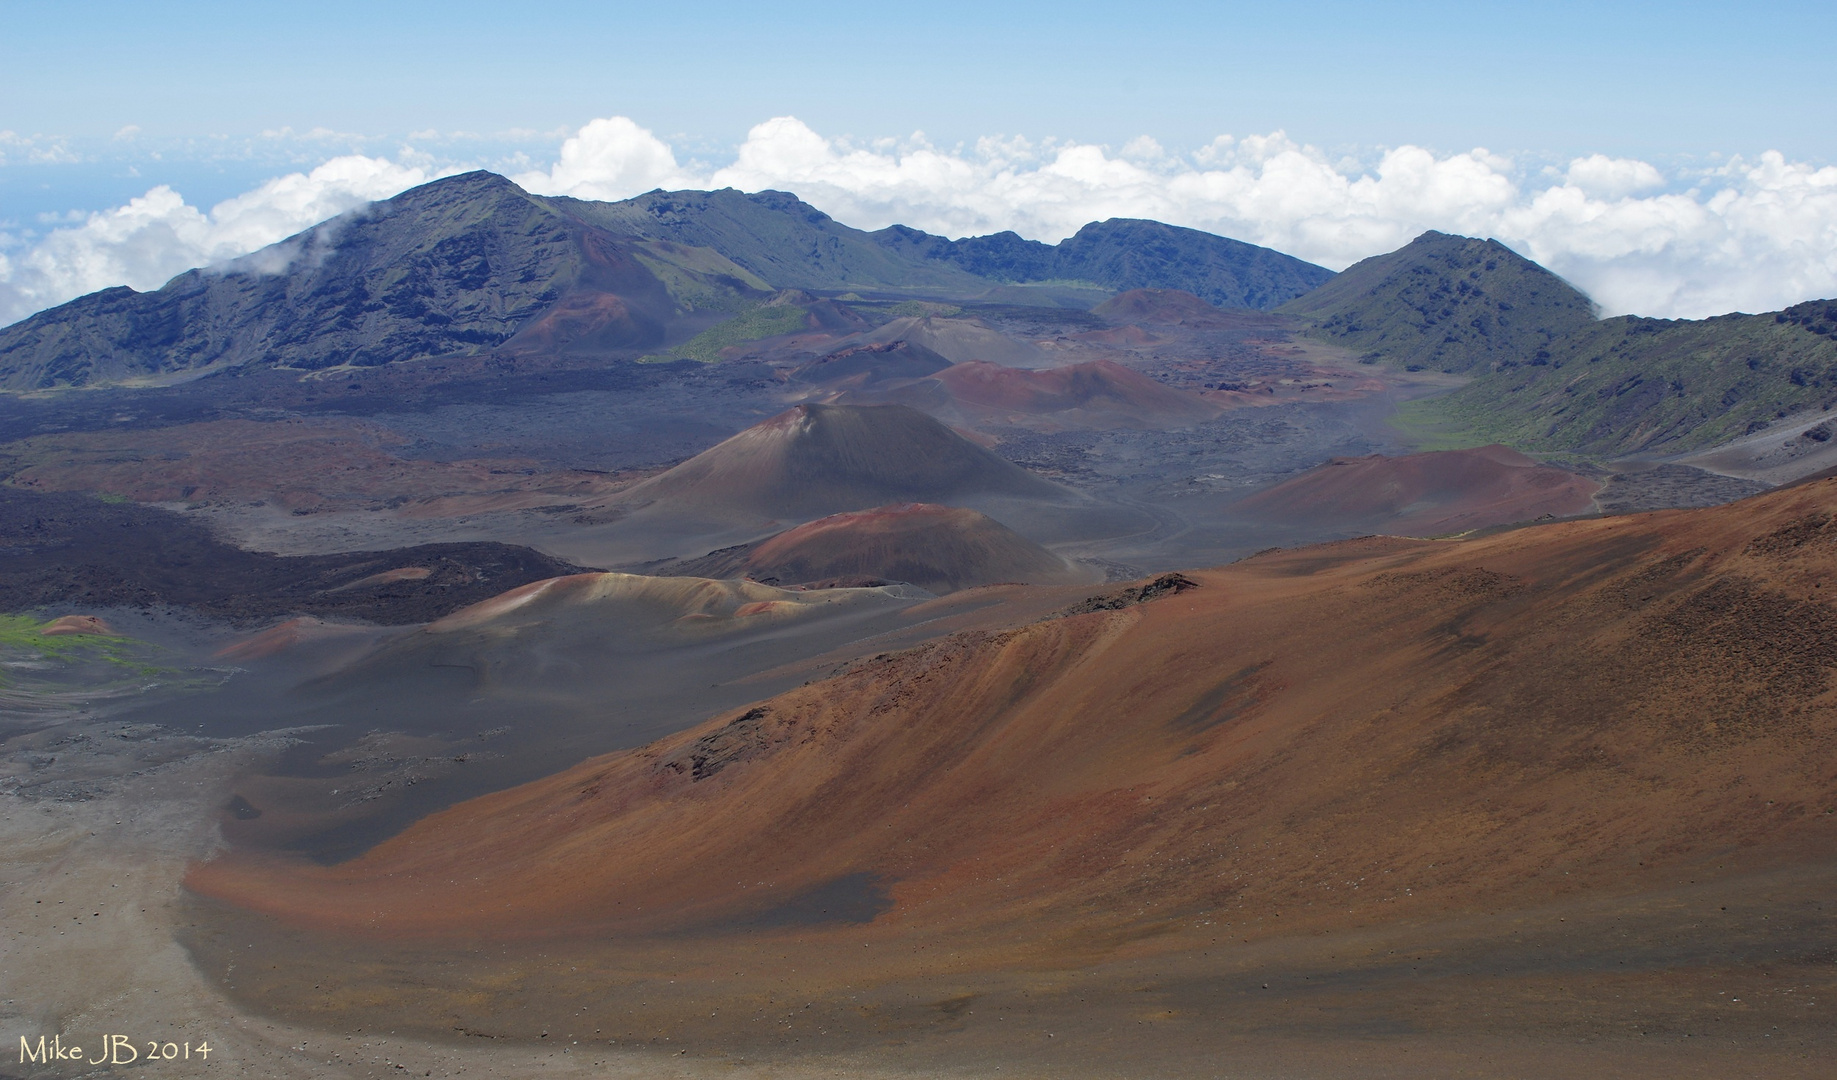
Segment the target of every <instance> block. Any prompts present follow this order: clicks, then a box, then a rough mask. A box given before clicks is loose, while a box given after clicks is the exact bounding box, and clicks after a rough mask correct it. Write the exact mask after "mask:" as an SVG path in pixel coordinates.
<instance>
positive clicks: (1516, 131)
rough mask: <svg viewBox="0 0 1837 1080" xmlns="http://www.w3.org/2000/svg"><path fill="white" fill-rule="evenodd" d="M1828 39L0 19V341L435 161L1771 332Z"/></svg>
mask: <svg viewBox="0 0 1837 1080" xmlns="http://www.w3.org/2000/svg"><path fill="white" fill-rule="evenodd" d="M1828 23H1829V11H1828V0H1826V3H1825V4H1822V5H1813V4H1811V3H1804V2H1778V3H1750V4H1745V5H1740V6H1736V5H1728V4H1705V3H1668V4H1657V3H1627V2H1620V3H1612V2H1609V3H1586V4H1585V3H1570V2H1557V3H1540V4H1488V3H1471V2H1469V3H1445V2H1440V0H1432V2H1418V3H1340V2H1327V3H1312V4H1288V5H1282V4H1273V3H1269V2H1268V0H1261V2H1258V3H1255V4H1239V3H1204V4H1201V3H1184V2H1182V3H1159V4H1137V5H1121V4H1115V3H1109V4H1095V3H1089V2H1085V0H1060V2H1057V3H1031V2H1029V3H999V2H989V0H984V2H980V3H965V2H960V0H934V2H931V3H926V4H922V5H901V6H888V5H872V4H862V3H850V4H839V3H798V2H795V0H787V2H777V3H758V2H756V0H755V2H748V3H728V2H725V0H717V2H700V3H677V4H669V3H657V2H655V0H651V2H646V3H641V4H629V3H607V2H600V3H580V2H576V0H551V2H548V3H545V4H542V5H512V4H505V3H502V2H495V3H476V2H471V0H451V2H446V3H437V4H436V3H424V2H419V0H416V2H407V3H386V2H385V3H377V2H374V0H373V2H370V3H352V2H349V0H325V2H320V3H316V4H313V5H276V4H258V3H248V2H247V0H242V2H238V3H219V2H214V0H213V2H192V3H165V4H149V3H145V2H144V0H142V2H136V3H94V2H88V3H86V2H82V0H76V2H70V0H66V2H62V3H41V2H36V0H26V2H22V0H0V321H5V320H8V319H11V318H17V317H19V316H20V315H21V314H23V313H25V312H28V311H30V310H36V309H37V308H38V307H42V306H44V305H45V304H47V303H53V302H61V300H62V299H67V298H68V297H69V296H72V295H77V293H76V292H73V291H72V290H88V289H91V288H97V287H101V286H102V285H105V284H131V285H133V286H135V287H137V288H147V287H153V286H156V285H157V284H158V283H159V281H161V280H164V278H163V277H162V276H161V275H165V274H169V273H172V272H176V271H177V270H178V269H183V268H185V267H186V266H188V265H193V264H195V262H196V261H197V260H200V259H217V258H222V257H228V256H230V255H233V254H234V253H235V252H236V251H237V250H239V246H240V247H247V246H248V245H250V244H262V243H268V242H271V241H272V240H274V239H278V238H279V236H282V235H285V232H284V231H279V230H290V229H296V228H299V227H303V225H304V224H307V223H310V222H309V221H308V220H307V218H308V217H309V216H310V214H312V213H319V212H325V213H334V212H338V211H339V210H340V209H342V208H346V207H348V206H349V205H354V204H355V203H356V202H361V201H363V200H365V199H373V198H380V197H386V196H387V195H389V194H392V193H393V191H394V190H399V188H393V187H392V185H396V184H404V183H415V182H420V181H421V180H423V179H426V178H431V177H433V176H438V175H440V174H442V173H445V172H450V171H452V170H454V169H459V168H470V167H486V168H493V169H496V170H498V171H500V172H504V173H506V174H508V175H512V176H522V177H526V178H527V182H528V184H530V185H534V186H533V187H532V190H536V189H543V190H547V191H551V192H567V193H572V194H581V195H585V196H588V197H598V198H615V197H624V196H625V195H629V194H635V193H636V190H642V189H641V188H637V189H633V188H632V187H631V185H632V184H637V183H656V184H662V185H665V186H670V185H680V186H695V185H703V184H709V183H728V184H733V185H735V186H741V187H747V188H756V187H759V186H766V185H771V186H779V187H789V188H792V189H794V190H796V191H798V193H799V194H802V195H804V196H805V197H806V198H809V199H811V201H813V202H815V203H816V204H817V205H818V206H820V207H822V208H823V209H826V210H828V211H830V212H831V213H832V214H835V215H836V216H837V217H838V218H840V219H842V220H844V221H846V222H848V223H849V224H855V225H860V226H862V227H878V226H880V225H884V224H887V223H888V222H890V221H892V220H902V221H906V222H907V223H910V224H915V225H918V226H920V227H924V228H930V229H933V230H934V231H940V232H945V233H949V234H951V235H964V234H967V233H970V232H976V231H993V230H995V229H999V228H1014V229H1017V230H1019V231H1021V232H1023V233H1024V234H1026V235H1031V236H1037V237H1039V238H1041V239H1048V240H1051V239H1057V238H1058V237H1059V236H1061V235H1065V234H1067V232H1068V231H1069V230H1072V229H1075V228H1076V226H1077V225H1078V224H1079V223H1080V222H1081V221H1082V220H1088V219H1091V218H1096V217H1101V216H1144V217H1149V216H1156V217H1160V218H1162V219H1163V220H1171V221H1176V222H1178V223H1183V224H1189V225H1192V226H1194V227H1198V228H1208V229H1213V230H1215V231H1223V232H1227V233H1228V234H1232V235H1237V236H1239V237H1240V238H1243V239H1249V240H1252V241H1253V242H1259V243H1266V244H1269V245H1271V246H1276V247H1279V248H1282V249H1283V250H1288V251H1291V252H1292V253H1295V254H1298V255H1301V256H1302V257H1305V258H1311V259H1315V260H1317V261H1320V262H1322V263H1323V264H1326V265H1330V266H1335V267H1337V266H1342V265H1345V264H1346V263H1347V262H1349V261H1351V260H1354V259H1356V258H1361V257H1364V256H1366V255H1370V254H1376V253H1378V252H1379V251H1382V250H1388V249H1389V247H1388V246H1387V245H1389V246H1395V245H1396V244H1397V243H1399V242H1401V241H1400V239H1399V238H1403V239H1407V237H1408V236H1409V235H1413V232H1412V230H1419V229H1421V228H1426V227H1433V228H1442V229H1448V230H1450V231H1467V232H1475V233H1487V234H1491V235H1497V236H1499V237H1500V238H1501V239H1503V240H1505V241H1506V242H1507V243H1512V244H1514V245H1515V246H1517V247H1518V248H1519V250H1521V251H1524V252H1525V253H1527V254H1530V255H1532V256H1533V257H1536V258H1539V259H1542V260H1544V261H1546V262H1548V263H1549V264H1551V265H1552V266H1554V267H1556V268H1558V269H1559V270H1560V271H1562V272H1564V273H1568V274H1571V275H1572V276H1573V277H1574V278H1575V280H1577V281H1578V283H1580V284H1583V285H1584V286H1585V287H1587V288H1589V289H1591V291H1593V292H1595V294H1596V295H1597V298H1598V299H1602V300H1603V302H1604V303H1605V304H1607V306H1608V307H1609V308H1610V309H1611V310H1625V311H1637V312H1641V313H1648V314H1682V315H1697V314H1704V313H1713V312H1716V311H1721V310H1729V309H1731V308H1733V307H1736V306H1744V307H1746V308H1754V307H1756V306H1758V305H1774V304H1780V303H1786V302H1790V301H1791V300H1793V299H1795V298H1798V299H1802V298H1807V297H1810V296H1824V295H1829V294H1830V293H1832V292H1834V291H1837V127H1834V126H1833V125H1832V124H1831V123H1830V115H1829V114H1830V103H1831V102H1833V101H1837V65H1833V64H1832V63H1830V61H1829V53H1830V33H1829V29H1828ZM790 117H794V118H795V119H796V121H797V123H796V124H795V125H785V124H779V123H778V121H777V120H774V118H790ZM614 118H620V123H621V124H624V125H626V126H625V127H623V128H619V129H618V131H613V132H612V136H616V137H611V141H608V130H610V129H605V128H604V125H603V123H602V122H604V121H607V120H609V119H614ZM596 123H601V126H600V127H598V128H596V127H595V126H594V125H595V124H596ZM771 124H778V126H777V127H775V128H772V131H771V132H769V133H768V134H770V135H771V136H772V137H770V138H765V137H762V136H761V135H760V132H761V131H762V130H763V127H766V126H770V125H771ZM593 132H597V133H598V134H596V135H593V136H592V137H591V138H590V137H588V136H589V134H590V133H593ZM620 132H623V134H620ZM633 132H639V133H640V134H638V135H634V134H633ZM918 132H922V133H923V135H924V138H923V139H915V138H914V134H915V133H918ZM1277 133H1280V134H1281V135H1282V136H1283V137H1284V138H1283V139H1280V140H1275V141H1271V140H1270V138H1269V137H1270V136H1273V135H1275V134H1277ZM1224 135H1229V136H1233V137H1234V140H1232V141H1228V142H1219V141H1217V140H1218V137H1219V136H1224ZM570 140H572V142H570ZM596 140H597V141H596ZM647 140H648V141H647ZM1258 140H1261V141H1258ZM570 146H571V147H573V149H572V150H570V149H569V147H570ZM1285 148H1286V149H1285ZM1476 148H1485V150H1486V151H1487V152H1488V153H1486V154H1479V155H1476V154H1474V153H1472V152H1473V151H1474V150H1475V149H1476ZM870 151H871V153H870ZM1768 152H1776V153H1777V158H1772V157H1768V156H1767V154H1768ZM570 153H574V154H576V156H577V157H579V158H580V160H581V161H583V162H586V164H585V165H581V166H580V167H579V168H573V169H572V171H570V169H568V168H563V167H562V165H563V162H562V159H564V158H566V157H567V156H568V155H569V154H570ZM749 153H750V154H751V155H752V158H753V159H754V160H752V161H751V162H750V163H749V161H748V160H747V158H748V155H749ZM851 154H853V156H852V157H851V156H849V155H851ZM864 154H865V155H867V156H865V157H864V156H863V155H864ZM927 154H930V155H931V156H929V157H927V156H926V155H927ZM632 155H636V157H633V156H632ZM357 157H361V159H362V160H361V161H357V160H356V158H357ZM1303 159H1305V160H1303ZM1425 161H1426V162H1427V164H1426V165H1425V164H1424V162H1425ZM634 162H636V163H637V164H634ZM328 163H332V165H331V166H329V167H331V168H332V171H333V172H335V173H337V175H336V176H332V177H331V178H330V179H327V178H325V177H320V178H319V179H315V180H311V181H310V182H307V181H301V182H299V183H293V182H291V181H289V182H288V183H292V187H291V188H288V189H287V190H285V191H279V189H275V188H274V185H275V184H276V183H280V182H281V181H280V179H278V178H284V177H286V176H288V175H290V174H302V175H306V174H312V175H314V176H317V175H318V174H316V173H314V170H315V169H319V168H321V167H322V166H328ZM583 169H584V170H585V171H584V172H583V171H582V170H583ZM594 169H599V170H600V173H599V174H593V170H594ZM927 170H929V171H927ZM1004 170H1005V171H1004ZM1132 170H1133V171H1132ZM1234 170H1235V171H1234ZM1017 171H1018V172H1017ZM359 174H361V175H359ZM564 174H565V175H564ZM1011 174H1015V175H1018V176H1019V180H1018V181H1016V180H1015V175H1011ZM1303 174H1305V175H1303ZM328 175H329V174H328ZM1068 177H1070V179H1067V178H1068ZM1246 177H1248V178H1246ZM615 180H616V182H615ZM159 185H166V186H169V187H170V188H172V189H174V192H175V196H176V197H175V198H167V197H166V196H165V195H161V196H160V199H156V200H155V202H157V203H158V205H157V206H153V207H152V208H151V209H149V208H148V207H147V206H143V205H141V204H140V203H135V202H134V200H137V199H138V200H143V201H144V200H145V199H147V198H150V197H151V195H150V193H154V192H155V189H156V188H157V187H158V186H159ZM1055 185H1056V186H1055ZM1297 185H1298V186H1297ZM282 187H283V188H286V187H287V184H286V183H283V184H282ZM308 188H310V189H311V190H310V191H309V192H307V193H306V194H302V191H304V190H305V189H308ZM1291 188H1293V191H1294V192H1299V193H1301V194H1300V195H1298V196H1296V198H1288V197H1287V196H1288V195H1290V194H1291ZM1554 189H1561V190H1558V191H1556V193H1555V194H1552V191H1553V190H1554ZM1724 189H1728V190H1731V191H1734V192H1736V194H1737V195H1738V196H1739V198H1738V199H1737V201H1736V202H1734V203H1730V204H1728V205H1727V206H1724V204H1723V203H1719V202H1717V201H1716V195H1717V192H1719V191H1722V190H1724ZM277 191H278V194H277ZM1301 196H1305V198H1302V197H1301ZM233 197H234V198H236V199H238V200H240V201H238V202H237V203H236V206H237V207H238V208H239V209H238V210H237V213H238V214H239V215H240V217H238V218H237V220H236V221H234V222H228V221H227V218H226V215H225V214H224V213H220V212H219V211H218V210H215V209H213V208H215V207H218V204H219V203H221V202H223V201H224V200H230V199H232V198H233ZM1298 199H1299V200H1300V201H1297V200H1298ZM160 200H164V201H160ZM290 200H291V201H290ZM1309 200H1311V201H1309ZM1565 200H1567V201H1565ZM256 204H259V205H256ZM1730 207H1732V209H1730ZM226 222H227V223H226ZM78 232H81V233H82V235H80V236H79V235H76V234H77V233H78ZM162 238H164V239H162ZM162 244H164V246H163V247H162V246H161V245H162ZM1716 259H1720V260H1722V262H1721V263H1720V264H1718V265H1719V266H1720V268H1719V269H1718V268H1716V267H1712V266H1710V265H1709V262H1713V261H1714V260H1716ZM1705 260H1709V261H1707V262H1706V261H1705ZM1706 267H1708V269H1705V268H1706ZM1687 279H1688V280H1687Z"/></svg>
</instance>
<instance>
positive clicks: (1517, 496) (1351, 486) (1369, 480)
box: [1235, 445, 1601, 536]
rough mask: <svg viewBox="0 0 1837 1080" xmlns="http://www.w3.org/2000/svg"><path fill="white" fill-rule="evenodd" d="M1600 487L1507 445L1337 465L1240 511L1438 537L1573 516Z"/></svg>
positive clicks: (1590, 503)
mask: <svg viewBox="0 0 1837 1080" xmlns="http://www.w3.org/2000/svg"><path fill="white" fill-rule="evenodd" d="M1599 490H1601V485H1600V484H1599V483H1598V482H1596V481H1594V480H1590V479H1589V478H1587V477H1585V476H1578V475H1577V474H1575V473H1572V472H1568V471H1566V470H1563V469H1558V468H1556V467H1554V466H1550V465H1541V464H1539V463H1538V462H1537V461H1535V460H1533V459H1531V458H1529V457H1526V456H1525V455H1523V454H1520V453H1518V452H1517V451H1516V450H1513V449H1511V448H1509V447H1505V446H1497V445H1494V446H1482V447H1479V448H1477V449H1473V450H1436V451H1431V452H1429V453H1425V454H1407V455H1404V456H1402V457H1385V456H1383V455H1381V454H1373V455H1371V456H1370V457H1362V458H1335V459H1334V460H1332V461H1329V462H1327V463H1326V464H1325V465H1322V466H1319V467H1318V468H1314V469H1310V470H1308V471H1307V472H1305V473H1302V474H1301V475H1300V476H1297V477H1295V478H1294V479H1292V480H1285V481H1283V482H1282V483H1280V484H1277V485H1276V486H1275V487H1272V488H1267V489H1265V490H1263V491H1259V492H1257V493H1256V494H1254V495H1251V496H1249V497H1248V498H1246V499H1243V500H1241V501H1240V502H1238V503H1237V505H1236V507H1235V509H1236V510H1237V511H1239V512H1241V513H1246V514H1250V515H1253V516H1255V517H1258V518H1263V519H1266V520H1270V521H1276V522H1281V523H1284V524H1295V525H1311V526H1316V527H1325V528H1333V527H1340V526H1343V527H1345V528H1347V529H1361V528H1363V529H1374V530H1379V531H1383V532H1391V533H1401V534H1405V535H1414V536H1440V535H1444V534H1447V533H1456V532H1465V531H1467V530H1469V529H1478V528H1485V527H1486V526H1488V525H1506V524H1511V523H1513V522H1519V521H1533V520H1536V519H1537V518H1540V517H1545V516H1549V517H1573V516H1575V515H1577V514H1583V513H1587V512H1588V511H1590V510H1592V509H1593V508H1594V494H1595V492H1597V491H1599Z"/></svg>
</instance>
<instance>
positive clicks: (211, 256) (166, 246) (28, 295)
mask: <svg viewBox="0 0 1837 1080" xmlns="http://www.w3.org/2000/svg"><path fill="white" fill-rule="evenodd" d="M427 179H428V174H427V173H426V172H425V171H424V170H422V169H420V168H415V167H410V166H404V165H400V164H397V163H395V162H391V161H388V160H386V159H383V158H369V157H362V156H357V155H351V156H347V157H338V158H333V159H332V160H330V161H328V162H326V163H325V164H323V165H321V166H319V167H318V168H316V169H314V170H313V171H312V172H310V173H292V174H290V175H287V176H280V177H276V178H275V179H273V180H269V181H268V182H267V183H265V184H263V185H261V186H260V187H258V188H256V189H255V190H253V191H249V192H245V193H243V194H241V195H238V196H236V197H235V198H233V199H227V200H225V201H223V202H221V203H218V204H217V205H216V206H214V207H212V208H211V210H210V211H209V212H208V213H206V212H204V211H201V210H199V209H198V208H197V207H194V206H191V205H190V204H188V203H186V202H185V200H184V199H183V198H181V197H180V195H179V193H178V192H176V191H174V190H172V189H171V188H170V187H167V186H165V185H161V186H159V187H156V188H154V189H152V190H151V191H149V192H147V193H146V194H145V195H142V196H140V197H139V198H137V199H133V200H130V201H129V202H128V204H127V205H125V206H118V207H115V208H113V209H111V210H104V211H100V212H97V213H93V214H90V215H88V216H87V217H86V218H85V219H84V220H83V221H82V222H81V223H80V224H76V225H73V226H71V227H68V228H60V229H54V230H52V231H51V232H49V233H47V234H45V235H44V236H43V237H42V238H40V239H39V240H38V241H37V242H36V243H35V244H32V245H31V246H30V247H28V248H26V249H25V250H24V251H23V252H18V253H15V254H14V255H12V256H10V257H9V256H6V255H0V324H4V323H8V322H12V321H14V320H16V319H19V318H23V317H24V316H26V315H28V314H30V313H32V312H34V311H37V310H39V309H41V308H45V307H49V306H51V305H53V304H58V303H62V302H63V301H65V300H69V299H71V298H72V297H76V296H81V295H83V294H84V293H89V292H94V291H96V290H97V289H104V288H108V287H109V286H112V285H128V286H132V287H133V288H136V289H154V288H158V287H159V286H160V285H162V284H164V283H165V282H166V281H168V280H169V279H171V278H172V277H173V275H175V274H179V273H182V272H184V271H186V270H189V269H191V268H193V267H198V266H207V265H210V264H212V263H217V262H222V261H224V260H227V259H231V258H235V257H237V256H240V255H245V254H247V253H249V252H252V251H255V250H257V249H259V248H263V247H266V246H267V245H269V244H273V243H275V242H276V241H278V240H282V239H284V238H286V237H288V236H291V235H292V234H294V233H297V232H299V231H300V230H302V229H305V228H307V227H308V226H310V225H313V224H316V223H318V222H320V221H324V220H325V219H327V218H330V217H335V216H337V215H338V214H342V213H344V212H345V211H347V210H350V209H353V208H354V207H358V206H362V205H364V204H365V203H368V202H371V201H373V200H375V199H380V198H386V197H388V196H390V195H394V194H396V193H397V192H400V191H402V190H403V189H404V188H408V187H412V186H414V185H415V184H419V183H422V182H424V181H426V180H427Z"/></svg>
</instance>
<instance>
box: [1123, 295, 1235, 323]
mask: <svg viewBox="0 0 1837 1080" xmlns="http://www.w3.org/2000/svg"><path fill="white" fill-rule="evenodd" d="M1091 313H1092V314H1093V315H1101V316H1103V317H1104V318H1106V319H1108V320H1110V321H1111V322H1115V323H1161V324H1171V325H1186V326H1223V325H1226V324H1227V319H1228V316H1226V314H1225V313H1224V312H1223V311H1220V310H1219V309H1218V308H1216V307H1213V306H1212V305H1211V304H1208V303H1206V302H1205V301H1204V300H1201V299H1200V298H1199V297H1197V296H1194V295H1193V294H1192V293H1190V292H1184V291H1182V290H1180V289H1130V290H1128V291H1127V292H1120V293H1117V294H1116V295H1115V296H1112V297H1111V298H1110V299H1108V300H1105V301H1104V302H1103V303H1101V304H1098V305H1097V306H1096V307H1094V308H1092V309H1091Z"/></svg>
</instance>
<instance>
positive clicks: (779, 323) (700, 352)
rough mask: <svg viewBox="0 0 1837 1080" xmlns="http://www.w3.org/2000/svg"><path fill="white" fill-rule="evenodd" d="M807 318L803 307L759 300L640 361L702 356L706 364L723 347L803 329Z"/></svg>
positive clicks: (701, 359) (665, 360)
mask: <svg viewBox="0 0 1837 1080" xmlns="http://www.w3.org/2000/svg"><path fill="white" fill-rule="evenodd" d="M807 318H808V316H807V315H806V313H805V311H804V309H803V308H800V307H796V306H794V305H791V304H756V305H754V306H753V307H751V308H748V309H747V310H745V311H742V312H741V313H740V314H738V315H736V316H734V317H733V318H731V319H728V320H727V321H726V322H722V323H716V324H715V325H714V326H711V327H709V328H708V329H706V330H704V331H702V332H701V333H699V334H697V335H695V336H694V337H692V338H690V339H689V340H688V341H685V342H683V343H682V344H681V345H678V346H676V347H675V348H673V349H669V350H666V351H664V352H661V353H653V354H652V355H650V356H646V357H643V358H641V359H640V360H639V363H649V364H660V363H669V362H670V361H672V360H699V361H701V362H702V363H704V364H712V363H714V362H715V361H717V360H719V359H720V358H721V350H723V349H727V348H730V347H732V346H735V345H743V344H745V343H746V342H749V341H758V340H760V339H761V338H769V337H777V336H778V335H779V334H789V333H793V332H795V331H798V330H802V329H804V327H805V326H806V325H807V322H806V320H807Z"/></svg>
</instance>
